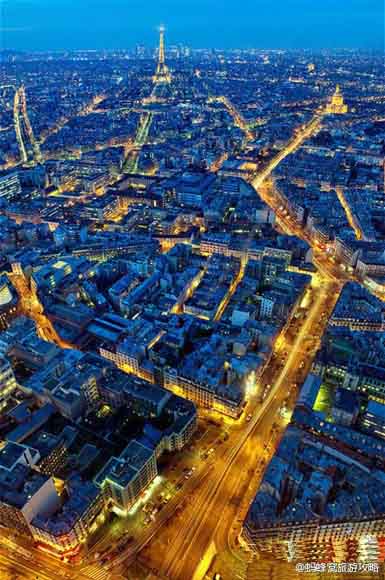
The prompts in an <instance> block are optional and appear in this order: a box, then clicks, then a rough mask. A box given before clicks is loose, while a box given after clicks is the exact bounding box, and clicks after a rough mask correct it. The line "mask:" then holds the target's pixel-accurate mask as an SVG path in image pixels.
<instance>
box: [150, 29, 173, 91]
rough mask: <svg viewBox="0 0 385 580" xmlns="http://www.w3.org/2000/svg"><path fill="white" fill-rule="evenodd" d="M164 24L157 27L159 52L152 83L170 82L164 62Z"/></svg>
mask: <svg viewBox="0 0 385 580" xmlns="http://www.w3.org/2000/svg"><path fill="white" fill-rule="evenodd" d="M164 30H165V29H164V26H161V27H160V28H159V53H158V65H157V67H156V72H155V75H154V76H153V81H154V83H169V82H171V75H170V71H169V70H168V66H167V65H166V63H165V57H164Z"/></svg>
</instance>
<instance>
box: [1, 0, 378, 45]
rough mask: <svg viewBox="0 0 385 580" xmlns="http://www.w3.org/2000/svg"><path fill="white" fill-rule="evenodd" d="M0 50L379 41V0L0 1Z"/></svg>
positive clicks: (361, 42) (333, 43)
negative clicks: (160, 29) (163, 36)
mask: <svg viewBox="0 0 385 580" xmlns="http://www.w3.org/2000/svg"><path fill="white" fill-rule="evenodd" d="M0 7H1V8H0V9H1V22H0V25H1V26H0V30H1V45H2V47H3V48H10V49H13V48H15V49H27V50H48V49H63V48H64V49H67V48H68V49H71V48H75V49H76V48H97V49H99V48H107V49H111V48H131V47H133V46H135V45H136V44H138V43H140V44H144V45H148V46H153V45H154V44H156V41H157V32H156V28H157V26H158V25H159V24H160V23H164V24H165V26H166V28H167V42H169V43H170V44H180V43H181V44H186V45H189V46H192V47H196V48H200V47H207V48H211V47H216V48H249V47H255V48H314V49H318V48H376V49H383V47H384V2H383V0H274V1H273V0H0Z"/></svg>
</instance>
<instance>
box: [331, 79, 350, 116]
mask: <svg viewBox="0 0 385 580" xmlns="http://www.w3.org/2000/svg"><path fill="white" fill-rule="evenodd" d="M327 112H328V113H329V114H331V115H343V114H344V113H347V112H348V106H347V105H346V104H345V103H344V97H343V96H342V93H341V89H340V87H339V85H337V87H336V90H335V93H334V95H333V96H332V98H331V99H330V102H329V104H328V106H327Z"/></svg>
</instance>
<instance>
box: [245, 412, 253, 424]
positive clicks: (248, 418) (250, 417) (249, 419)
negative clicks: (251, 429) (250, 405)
mask: <svg viewBox="0 0 385 580" xmlns="http://www.w3.org/2000/svg"><path fill="white" fill-rule="evenodd" d="M251 419H252V415H251V413H249V414H248V415H247V417H246V421H247V423H250V421H251Z"/></svg>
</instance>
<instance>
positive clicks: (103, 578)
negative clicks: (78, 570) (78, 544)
mask: <svg viewBox="0 0 385 580" xmlns="http://www.w3.org/2000/svg"><path fill="white" fill-rule="evenodd" d="M82 574H83V575H84V576H89V577H90V578H92V580H109V578H110V572H108V571H107V570H104V569H103V568H102V567H101V566H100V565H98V564H91V565H90V566H87V567H86V568H83V569H82Z"/></svg>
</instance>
